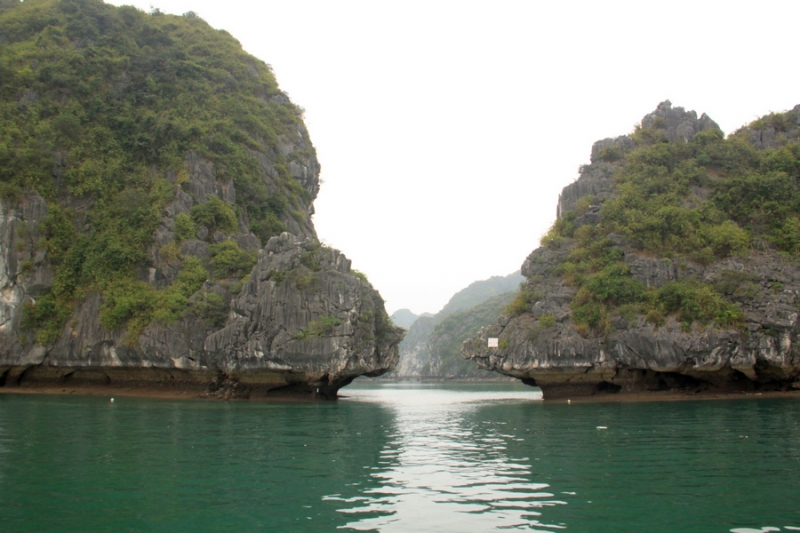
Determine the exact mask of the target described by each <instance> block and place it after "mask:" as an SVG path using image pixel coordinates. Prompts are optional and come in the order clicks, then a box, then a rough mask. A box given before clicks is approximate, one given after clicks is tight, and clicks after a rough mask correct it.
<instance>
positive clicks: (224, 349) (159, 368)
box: [0, 154, 402, 398]
mask: <svg viewBox="0 0 800 533" xmlns="http://www.w3.org/2000/svg"><path fill="white" fill-rule="evenodd" d="M187 162H188V165H189V168H190V169H191V174H190V179H189V181H188V183H187V185H186V187H185V188H186V189H188V190H189V191H190V192H187V191H186V190H184V188H182V187H177V188H176V192H175V199H174V200H173V201H172V202H171V203H170V204H169V205H167V207H166V208H165V209H164V217H163V219H162V222H161V224H160V225H159V227H158V230H157V231H156V233H155V235H154V236H153V244H152V246H151V247H150V262H149V263H150V266H149V267H147V268H146V269H143V270H142V273H141V277H142V281H145V282H147V283H149V284H152V285H153V286H156V287H158V286H164V285H169V284H170V283H174V282H175V281H176V280H177V279H178V277H179V275H180V271H181V269H180V266H181V263H182V262H185V261H186V259H187V258H189V257H193V258H198V259H199V260H200V261H201V262H202V263H203V264H204V265H205V266H206V267H207V268H208V271H210V272H213V271H214V266H213V261H212V256H211V252H210V247H211V246H213V245H214V244H215V243H216V244H219V243H224V242H226V241H232V242H236V243H237V244H238V245H239V246H240V247H241V249H242V250H254V251H256V252H257V254H258V262H257V263H256V265H255V267H253V268H252V270H251V271H250V272H249V274H248V275H247V276H246V277H245V278H244V281H243V282H242V281H240V280H238V279H233V278H229V277H226V276H225V274H222V273H220V274H219V275H216V276H214V279H213V280H208V281H206V282H205V283H203V284H202V286H201V287H200V289H199V290H198V291H197V292H196V293H194V294H193V295H192V296H191V298H190V300H191V303H190V305H189V306H188V307H187V310H186V312H185V314H184V316H182V317H180V318H179V319H177V320H172V321H159V320H153V321H151V322H150V323H149V324H147V325H146V327H145V328H144V329H143V331H142V332H141V333H140V334H138V336H137V337H136V338H131V332H130V328H126V327H122V328H119V329H108V328H106V327H104V326H103V324H102V322H101V320H100V316H101V309H102V307H103V305H104V298H103V297H102V296H101V294H100V293H98V292H89V293H88V294H87V295H86V296H85V298H83V299H82V300H81V301H80V302H78V303H77V305H76V307H75V309H74V311H73V312H72V313H71V317H70V318H69V319H68V320H67V321H66V324H65V326H64V327H63V329H62V330H61V332H60V333H59V335H58V336H57V338H56V339H55V341H54V342H53V343H51V344H46V345H43V344H40V343H37V342H35V340H34V339H35V331H31V329H30V328H26V324H25V306H26V305H28V306H32V305H35V304H36V303H37V297H38V296H39V295H41V294H43V293H46V292H47V291H49V290H51V289H52V286H53V283H54V276H53V268H52V265H51V264H50V262H49V260H48V254H47V249H46V248H44V247H41V245H40V244H39V245H37V243H41V242H42V240H43V237H44V235H43V234H42V229H41V228H42V227H43V221H44V220H45V218H46V217H47V214H48V206H47V202H45V201H44V200H43V199H42V198H41V197H40V196H38V195H35V194H34V195H28V196H26V197H24V198H23V199H21V200H20V201H18V202H16V203H12V202H9V201H8V200H3V201H0V248H1V249H2V253H0V345H2V346H3V348H2V350H0V376H2V377H0V383H2V384H4V385H8V386H10V385H15V384H24V383H34V382H37V381H49V382H54V381H63V380H64V379H72V380H79V379H85V380H90V381H93V382H101V383H110V382H114V383H126V382H135V383H147V382H157V383H163V384H170V383H173V384H184V385H194V386H199V387H206V386H208V387H210V388H209V390H210V391H211V392H212V393H215V394H217V392H216V391H221V392H219V393H218V394H219V395H223V396H225V397H231V394H232V393H231V391H234V392H235V394H234V396H237V397H241V396H249V395H257V394H261V393H267V392H269V391H273V392H287V391H291V392H309V393H312V394H315V395H320V396H321V397H327V398H333V397H335V396H336V391H337V390H338V389H339V388H340V387H342V386H344V385H346V384H347V383H349V382H350V381H352V380H353V379H354V378H355V377H357V376H360V375H380V374H382V373H384V372H386V371H388V370H390V369H392V368H393V367H394V366H395V364H396V363H397V359H398V349H397V344H398V343H399V342H400V340H401V338H402V334H401V332H402V330H401V329H399V328H395V327H394V326H392V325H391V324H390V322H389V319H388V317H387V315H386V311H385V309H384V306H383V300H382V299H381V298H380V295H379V294H378V292H377V291H375V290H374V289H373V288H372V287H371V286H370V284H369V283H368V282H367V281H365V279H363V276H359V275H357V274H354V273H352V272H351V270H350V261H349V260H348V259H347V258H346V257H345V256H344V255H343V254H342V253H341V252H339V251H338V250H334V249H331V248H328V247H325V246H323V245H321V244H320V243H319V242H318V241H317V240H316V238H315V233H314V228H313V226H312V225H311V224H310V223H305V224H297V225H296V227H294V229H295V231H296V232H297V234H292V233H289V232H284V233H283V234H282V235H280V236H278V237H273V238H271V239H270V240H269V242H268V243H267V245H266V246H265V247H264V248H261V247H260V245H259V242H258V239H257V238H256V237H255V236H254V235H253V234H252V233H251V232H250V231H249V229H248V227H247V224H246V221H244V220H240V221H239V229H238V231H236V232H231V233H223V232H219V231H218V232H216V233H215V234H214V235H213V236H211V237H210V238H209V235H208V230H207V229H206V228H204V227H202V226H200V227H199V228H198V229H197V235H196V238H194V239H185V240H182V241H181V242H180V248H179V250H180V251H179V253H178V255H177V256H176V257H164V256H163V255H164V254H163V253H160V251H163V247H164V246H165V245H168V244H170V243H175V242H176V235H175V232H174V226H175V217H176V216H177V215H179V214H180V213H188V212H189V211H190V209H191V207H192V206H193V205H202V204H203V203H204V201H205V202H207V201H208V199H210V198H212V197H213V198H222V199H223V200H224V201H227V202H232V201H233V198H234V197H235V188H234V186H233V183H230V182H229V183H227V184H221V183H219V181H217V180H216V178H215V176H214V172H213V168H212V166H211V165H210V164H209V163H208V162H205V161H202V160H200V159H199V158H197V157H196V155H194V154H190V155H189V157H188V158H187ZM300 168H302V169H303V172H308V170H307V169H309V168H311V169H313V172H318V168H319V166H318V165H317V164H316V161H313V162H309V164H308V165H305V166H303V167H300ZM309 184H310V186H311V187H313V188H314V189H315V188H316V187H317V186H318V185H317V184H318V180H317V175H316V173H315V174H314V175H313V177H312V178H311V179H310V180H309ZM309 210H310V205H309ZM222 383H226V386H225V387H223V386H222V385H221V384H222ZM234 385H236V387H235V388H233V389H232V388H231V387H233V386H234Z"/></svg>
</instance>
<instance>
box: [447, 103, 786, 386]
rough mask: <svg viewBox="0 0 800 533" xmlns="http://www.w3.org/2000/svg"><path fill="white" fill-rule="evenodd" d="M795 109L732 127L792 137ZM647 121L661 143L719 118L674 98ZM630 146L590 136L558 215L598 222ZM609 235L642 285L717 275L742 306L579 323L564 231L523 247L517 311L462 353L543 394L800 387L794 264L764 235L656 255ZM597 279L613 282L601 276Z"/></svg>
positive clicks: (571, 242)
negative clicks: (711, 316) (732, 321)
mask: <svg viewBox="0 0 800 533" xmlns="http://www.w3.org/2000/svg"><path fill="white" fill-rule="evenodd" d="M785 117H788V119H786V118H785ZM798 117H800V106H798V107H796V108H795V110H794V111H792V112H790V113H788V114H787V115H785V116H782V117H779V118H781V120H782V122H781V124H783V123H784V122H786V121H787V120H788V121H789V122H791V121H792V120H794V121H795V122H793V123H791V124H789V125H788V126H787V125H785V124H783V125H782V128H783V130H782V131H781V132H779V133H780V134H779V135H776V134H775V128H772V127H766V128H763V129H758V128H757V127H754V126H751V127H750V129H749V130H746V131H744V133H742V132H739V136H740V137H742V136H744V137H746V138H747V139H749V142H750V143H751V144H752V145H753V146H754V147H755V148H757V149H765V148H767V147H769V146H772V147H773V148H778V147H781V146H784V145H786V144H787V143H789V142H792V140H793V139H794V140H796V139H797V136H798V132H800V123H797V121H798ZM642 128H643V129H644V128H650V130H653V129H654V128H656V129H658V130H661V131H662V132H663V140H662V141H661V142H668V143H688V142H690V141H691V140H692V138H693V137H694V136H695V135H696V134H698V133H699V132H703V131H707V130H713V129H717V127H716V124H714V122H713V121H711V119H709V118H708V117H707V116H705V115H703V116H701V117H700V118H697V115H696V114H695V113H694V112H686V111H684V110H683V109H682V108H679V107H677V108H673V107H672V106H671V104H670V103H669V102H664V103H662V104H660V105H659V106H658V108H657V109H656V111H655V112H654V113H652V114H650V115H647V116H646V117H645V118H644V119H643V120H642ZM776 138H777V140H775V141H773V139H776ZM770 143H773V144H772V145H770ZM635 148H636V144H635V143H634V140H633V139H632V138H631V136H624V137H618V138H616V139H606V140H603V141H599V142H597V143H595V145H594V146H593V148H592V164H591V165H587V166H584V167H582V169H581V175H580V177H579V179H578V180H577V181H576V182H574V183H572V184H571V185H569V186H567V187H565V188H564V191H563V192H562V194H561V196H560V198H559V205H558V215H559V218H560V219H561V218H563V217H565V216H566V214H567V213H570V214H571V215H570V216H571V224H573V227H574V228H580V227H581V226H584V225H589V226H591V227H592V228H594V227H595V226H596V227H598V228H599V227H601V226H600V225H599V223H600V222H601V221H602V220H603V216H604V212H603V211H602V207H603V204H604V203H605V202H606V201H608V200H609V199H611V198H614V197H616V195H617V194H618V188H617V186H618V182H617V181H615V176H616V175H617V174H618V172H619V170H620V169H621V168H622V165H624V164H625V155H626V154H627V153H628V152H630V151H632V150H634V149H635ZM715 172H716V171H715ZM706 179H707V178H706ZM708 194H709V191H708V190H707V189H706V190H703V189H702V188H701V187H697V188H696V189H695V190H693V191H692V192H691V194H690V195H689V196H687V198H689V200H684V202H685V204H686V205H690V206H692V205H695V204H697V205H701V204H702V202H703V200H704V199H705V198H707V197H708ZM580 202H583V205H582V206H579V203H580ZM579 208H580V209H579ZM603 227H605V226H603ZM605 238H606V239H607V242H608V247H607V248H606V250H607V251H608V253H609V254H612V255H614V256H615V257H617V258H619V259H618V261H619V263H618V264H620V263H621V264H622V265H624V266H622V267H620V268H622V269H624V271H625V278H628V279H632V280H633V281H632V282H631V283H634V284H636V285H635V286H636V287H640V288H641V290H642V291H646V290H653V291H655V290H656V289H659V288H662V287H665V286H668V285H669V284H675V283H679V282H689V283H694V284H697V286H699V285H703V286H704V287H714V288H715V290H716V291H719V292H720V294H721V295H722V296H723V297H724V298H725V300H727V301H729V302H732V303H735V304H736V305H737V306H738V308H739V309H741V317H742V318H741V322H740V323H739V327H736V328H731V327H722V326H719V325H717V324H714V323H711V324H705V325H703V324H700V323H698V322H687V319H685V318H684V319H682V318H681V316H683V315H681V313H686V314H688V313H689V312H690V311H691V310H688V309H687V310H684V311H681V313H676V314H669V315H667V316H665V317H663V319H662V318H661V317H658V316H656V317H655V318H653V317H652V316H646V315H645V314H642V313H641V312H637V311H636V309H635V307H633V306H629V309H633V310H632V312H615V313H610V314H609V319H608V320H609V322H608V323H606V324H604V329H603V331H599V330H598V329H597V328H587V327H585V325H581V324H578V323H576V320H575V309H576V307H575V304H574V302H576V301H579V300H577V299H576V296H577V292H578V290H579V289H578V287H577V286H576V283H575V281H574V278H573V279H570V278H569V277H568V276H566V275H565V272H569V271H570V270H569V269H570V268H574V264H573V263H571V262H572V261H577V259H576V258H575V255H574V253H573V252H574V251H575V248H576V246H577V239H563V240H558V241H551V242H549V243H547V244H548V245H547V246H542V247H541V248H538V249H536V250H534V251H533V252H532V253H531V254H530V255H529V256H528V258H527V259H526V260H525V262H524V263H523V265H522V274H523V275H524V276H525V277H526V278H527V282H526V283H525V286H524V290H523V292H522V293H521V294H520V298H519V299H518V300H519V305H518V306H517V312H516V313H512V314H506V315H504V316H501V317H500V318H499V319H498V320H497V322H496V323H494V324H493V325H490V326H487V327H485V328H484V329H482V330H481V331H480V333H479V334H478V335H476V336H475V337H473V338H472V339H469V340H467V341H466V342H465V343H464V345H463V348H462V354H463V356H464V357H465V358H467V359H472V360H474V361H477V363H478V365H479V366H480V367H481V368H486V369H489V370H494V371H496V372H500V373H502V374H505V375H508V376H513V377H516V378H519V379H521V380H523V381H524V382H525V383H528V384H531V385H537V386H539V387H541V388H542V391H543V393H544V396H545V398H562V397H576V396H585V395H593V394H598V393H604V392H638V391H658V390H665V389H676V388H677V389H684V390H690V391H700V390H719V391H734V390H735V391H754V390H787V389H792V388H794V389H798V388H800V350H799V349H798V347H797V346H798V341H800V338H798V335H800V312H798V309H799V308H800V268H799V267H798V264H797V261H796V259H795V257H794V256H792V255H790V254H787V253H786V252H780V251H778V250H776V249H774V247H773V246H771V245H768V244H767V243H766V242H762V243H761V245H760V247H759V248H756V249H750V250H749V251H748V252H746V253H743V254H740V255H731V256H728V257H723V258H717V259H716V260H713V261H710V262H707V261H692V260H688V259H687V258H686V257H685V256H681V255H680V254H677V253H674V254H664V255H662V256H661V257H654V256H653V254H652V253H648V252H646V251H645V250H643V249H642V245H641V244H640V243H637V242H633V241H631V240H630V239H628V238H626V237H624V236H623V235H620V234H615V233H611V234H608V235H606V236H605ZM754 248H755V247H754ZM631 286H633V285H631ZM598 290H610V289H608V286H607V285H606V286H604V287H600V288H599V289H598ZM650 294H657V293H655V292H652V293H650ZM512 305H513V304H512ZM685 305H688V304H685ZM489 338H498V339H499V347H497V348H489V347H488V339H489Z"/></svg>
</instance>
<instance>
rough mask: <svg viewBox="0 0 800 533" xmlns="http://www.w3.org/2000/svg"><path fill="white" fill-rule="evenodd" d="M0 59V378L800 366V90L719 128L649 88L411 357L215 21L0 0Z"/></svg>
mask: <svg viewBox="0 0 800 533" xmlns="http://www.w3.org/2000/svg"><path fill="white" fill-rule="evenodd" d="M0 80H1V81H0V98H1V100H0V106H2V112H0V386H2V387H5V388H15V387H16V388H20V387H21V388H31V389H35V388H37V387H61V386H65V387H66V386H67V385H69V386H77V385H88V386H97V387H115V386H118V387H133V388H136V387H140V388H142V389H145V388H148V387H151V388H152V387H161V388H172V389H175V390H184V391H189V392H191V394H192V395H195V396H202V397H211V398H224V399H233V398H256V397H269V396H275V395H307V396H311V397H314V398H320V399H332V398H335V397H336V396H337V391H338V390H339V389H340V388H341V387H343V386H345V385H347V384H349V383H351V382H352V381H353V380H354V379H355V378H357V377H359V376H371V377H377V376H381V375H388V376H394V378H395V379H396V378H402V377H406V378H408V377H412V378H415V379H417V378H430V379H437V378H450V379H458V378H470V379H487V378H488V379H496V378H499V377H503V376H510V377H512V378H518V379H520V380H522V381H523V382H524V383H526V384H529V385H535V386H538V387H540V388H541V389H542V391H543V394H544V397H545V398H576V397H580V396H591V395H597V394H612V393H620V394H624V393H627V392H649V391H668V390H679V391H686V392H703V391H710V392H731V391H748V392H753V391H792V390H797V389H800V349H798V348H796V347H795V345H796V343H797V341H798V335H800V333H799V332H800V324H799V323H798V296H800V267H799V266H798V262H797V258H798V253H799V252H800V188H799V187H798V178H800V106H798V107H796V108H795V109H793V110H791V111H788V112H786V113H776V114H771V115H768V116H765V117H763V118H761V119H759V120H757V121H755V122H753V123H752V124H750V125H749V126H747V127H744V128H742V129H740V130H739V131H736V132H733V133H732V134H730V135H728V136H727V137H726V136H725V135H724V134H723V133H722V132H721V131H720V129H719V127H718V126H717V124H716V123H715V122H714V121H713V120H712V119H711V118H710V117H707V116H705V115H701V116H700V117H698V116H697V114H696V113H695V112H694V111H686V110H684V109H683V108H682V107H677V106H673V105H672V104H671V103H670V102H663V103H661V104H658V106H657V108H656V109H655V111H653V112H652V113H651V114H648V115H647V116H645V117H644V118H643V119H642V121H641V123H640V124H639V126H637V128H636V129H635V131H634V132H633V133H631V134H629V135H624V136H622V137H616V138H612V139H605V140H602V141H598V142H597V143H595V145H594V146H593V147H591V163H590V164H587V165H584V166H583V167H581V172H580V177H579V178H578V179H577V181H575V182H574V183H572V184H571V185H569V186H567V187H565V188H564V191H563V192H562V194H561V197H560V199H559V202H558V206H557V219H556V222H555V224H554V225H553V227H552V229H551V230H550V232H549V233H548V234H547V235H546V236H545V237H544V238H543V239H542V242H541V247H540V248H538V249H536V250H534V251H533V252H532V253H531V254H530V256H529V257H528V258H527V259H524V258H520V261H521V262H522V260H523V259H524V263H522V270H521V274H522V276H524V278H521V277H520V276H519V275H518V274H515V275H512V276H508V277H506V278H502V279H501V280H500V281H497V283H498V284H499V285H498V286H502V287H503V288H502V290H500V289H498V290H496V291H495V290H492V291H488V292H485V293H483V294H484V296H482V297H480V298H478V299H475V300H470V302H469V304H468V305H467V304H463V305H461V304H459V306H457V307H456V306H454V307H452V308H446V309H445V310H442V312H441V313H440V314H438V315H433V316H429V317H421V318H417V317H413V318H414V319H416V322H414V321H413V320H412V321H409V322H406V323H404V325H405V326H407V327H408V328H409V329H410V332H411V333H410V335H409V339H407V344H406V346H407V349H406V350H405V351H404V352H403V357H402V358H401V357H400V356H401V351H403V349H402V348H403V347H402V345H401V347H400V349H399V348H398V345H400V343H401V340H402V339H403V335H404V330H403V329H402V328H400V327H398V326H396V325H395V324H394V323H393V322H392V321H391V320H390V319H389V317H388V315H387V313H386V310H385V308H384V302H383V300H382V299H381V296H380V295H379V293H378V291H377V290H376V289H375V288H373V287H372V285H371V284H370V283H369V281H368V279H367V276H366V275H365V274H363V273H361V272H358V271H357V270H354V269H352V268H351V263H350V261H349V260H348V259H347V258H346V257H345V255H344V254H343V253H342V252H340V251H338V250H335V249H332V248H330V247H328V246H326V245H324V244H322V243H321V242H320V240H319V239H318V237H317V234H316V232H315V229H314V226H313V224H312V221H311V217H312V215H313V213H314V207H313V202H314V199H315V198H316V195H317V193H318V192H319V187H320V181H319V173H320V164H319V162H318V161H317V158H316V155H315V150H314V146H313V144H312V142H311V139H310V138H309V135H308V132H307V130H306V128H305V126H304V124H303V119H302V112H301V110H300V108H298V107H297V106H296V105H295V104H294V103H292V102H291V101H290V100H289V98H288V97H287V96H286V94H285V93H284V92H282V91H281V89H280V88H279V86H278V84H277V82H276V80H275V77H274V76H273V73H272V71H271V70H270V68H269V67H268V66H267V65H266V64H265V63H264V62H263V61H261V60H259V59H256V58H255V57H253V56H251V55H249V54H247V53H245V52H244V51H243V50H242V47H241V46H240V44H239V43H238V42H237V41H236V40H235V39H234V38H233V37H232V36H231V35H229V34H228V33H227V32H225V31H221V30H214V29H212V28H211V27H210V26H209V25H208V24H207V23H206V22H204V21H203V20H202V19H200V18H199V17H197V16H196V15H194V14H193V13H191V12H189V13H187V14H185V15H183V16H174V15H164V14H161V13H160V12H158V11H154V12H153V13H151V14H147V13H144V12H141V11H139V10H137V9H135V8H133V7H120V8H117V7H113V6H109V5H105V4H103V3H101V2H99V1H92V0H86V1H81V2H67V1H64V2H57V1H36V2H24V3H22V2H18V1H15V0H0ZM654 104H656V102H654ZM634 118H635V117H631V119H632V120H633V119H634ZM609 133H610V134H613V133H615V132H609ZM616 133H619V132H616ZM588 148H589V147H587V151H588ZM555 207H556V206H554V211H555ZM517 229H518V228H506V230H507V231H516V230H517ZM519 231H522V229H519ZM367 274H368V273H367ZM498 279H500V278H498ZM503 280H505V281H503ZM520 280H522V287H521V289H520V290H519V291H518V292H516V293H515V294H511V293H509V292H508V291H509V290H510V289H511V287H514V289H516V287H517V286H518V285H519V282H520ZM501 281H502V283H501ZM509 284H510V285H509ZM462 343H463V345H462ZM389 372H393V374H387V373H389ZM65 390H66V389H65Z"/></svg>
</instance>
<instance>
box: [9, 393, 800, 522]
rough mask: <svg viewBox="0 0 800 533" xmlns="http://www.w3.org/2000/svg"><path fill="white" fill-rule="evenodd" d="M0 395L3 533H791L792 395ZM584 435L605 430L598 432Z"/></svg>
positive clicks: (794, 508)
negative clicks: (245, 398)
mask: <svg viewBox="0 0 800 533" xmlns="http://www.w3.org/2000/svg"><path fill="white" fill-rule="evenodd" d="M342 394H343V395H346V396H347V397H346V398H343V399H342V400H340V401H338V402H335V403H280V404H278V403H255V402H253V403H248V402H232V403H224V402H203V401H171V400H149V399H138V398H117V399H116V400H115V402H113V403H112V402H110V401H109V399H108V398H96V397H71V396H15V395H0V531H3V532H17V531H30V532H34V531H35V532H40V531H53V532H56V531H58V532H79V531H80V532H83V531H91V532H106V531H108V532H112V531H113V532H133V531H136V532H138V531H143V532H145V531H147V532H150V531H153V532H184V531H185V532H197V531H244V532H248V531H259V532H261V531H263V532H274V531H287V532H288V531H298V532H306V531H307V532H324V531H335V530H337V528H338V529H342V530H343V531H353V530H355V531H380V532H383V533H386V532H434V531H435V532H451V531H452V532H462V533H463V532H486V531H506V530H522V531H551V532H553V531H572V532H587V533H592V532H629V531H631V532H632V531H643V532H662V531H663V532H704V533H706V532H728V531H735V532H755V531H800V402H798V401H797V400H793V399H762V400H720V401H683V402H653V403H628V404H572V405H566V404H545V403H543V402H541V401H538V400H537V397H538V395H537V393H536V392H535V390H534V389H530V388H524V387H523V386H521V385H516V384H507V383H492V384H465V385H440V384H427V385H391V384H385V385H372V384H365V385H364V384H362V385H356V386H351V387H348V388H346V389H343V390H342ZM598 426H601V427H604V428H606V429H598Z"/></svg>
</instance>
